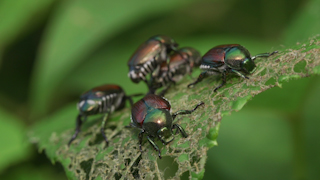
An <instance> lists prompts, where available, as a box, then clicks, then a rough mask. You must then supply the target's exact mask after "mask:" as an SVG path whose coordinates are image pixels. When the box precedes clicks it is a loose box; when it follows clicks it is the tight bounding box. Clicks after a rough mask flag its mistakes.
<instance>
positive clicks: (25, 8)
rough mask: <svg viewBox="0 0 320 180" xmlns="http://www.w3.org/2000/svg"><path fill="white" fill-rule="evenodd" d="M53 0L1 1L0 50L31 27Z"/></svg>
mask: <svg viewBox="0 0 320 180" xmlns="http://www.w3.org/2000/svg"><path fill="white" fill-rule="evenodd" d="M54 1H55V0H41V1H38V0H15V1H11V0H2V1H1V2H0V19H1V21H0V49H1V46H5V45H7V44H8V43H10V42H11V41H12V40H14V39H15V38H16V37H17V35H19V34H20V33H21V32H23V31H25V30H26V29H28V28H30V27H33V26H34V25H35V24H36V23H38V22H39V21H40V20H43V17H44V16H43V15H44V14H46V10H48V8H49V7H50V6H51V5H52V3H53V2H54Z"/></svg>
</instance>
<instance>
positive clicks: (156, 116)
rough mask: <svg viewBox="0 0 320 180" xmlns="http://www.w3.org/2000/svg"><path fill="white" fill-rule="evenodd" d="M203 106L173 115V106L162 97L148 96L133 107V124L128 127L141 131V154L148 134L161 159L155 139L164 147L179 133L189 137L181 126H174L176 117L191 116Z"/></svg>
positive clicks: (201, 103)
mask: <svg viewBox="0 0 320 180" xmlns="http://www.w3.org/2000/svg"><path fill="white" fill-rule="evenodd" d="M201 105H204V103H203V102H200V103H198V104H197V105H196V107H195V108H193V109H191V110H180V111H177V112H175V113H173V114H171V113H170V111H171V105H170V103H169V101H168V100H166V99H164V98H163V97H161V96H157V95H154V94H148V95H146V96H145V97H144V98H142V99H141V100H139V101H138V102H136V103H135V104H134V105H133V106H132V110H131V123H130V126H127V127H134V128H138V129H140V130H141V131H140V133H139V147H140V151H141V152H142V149H141V146H142V139H143V135H144V134H146V135H147V139H148V141H149V143H150V144H151V145H152V146H153V148H154V149H155V150H156V151H158V153H159V154H158V155H159V158H160V159H161V151H160V149H159V147H158V146H157V144H156V143H155V142H154V140H155V138H157V139H159V140H160V141H161V142H162V143H163V144H164V145H167V144H169V143H170V142H171V141H173V140H174V136H173V135H174V134H177V133H178V132H180V133H181V135H182V136H183V137H185V138H186V137H188V135H187V133H186V132H185V130H184V129H183V128H182V127H181V126H180V125H179V124H174V123H173V121H174V119H175V118H176V116H178V115H182V114H191V113H192V112H193V111H195V110H196V109H197V108H198V107H199V106H201ZM174 129H176V132H175V133H173V130H174Z"/></svg>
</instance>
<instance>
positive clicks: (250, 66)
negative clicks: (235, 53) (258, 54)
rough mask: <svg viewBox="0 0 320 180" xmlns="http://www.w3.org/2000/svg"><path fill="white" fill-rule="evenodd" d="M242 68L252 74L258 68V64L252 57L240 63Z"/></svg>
mask: <svg viewBox="0 0 320 180" xmlns="http://www.w3.org/2000/svg"><path fill="white" fill-rule="evenodd" d="M240 66H241V70H243V71H244V72H245V73H247V74H252V73H253V72H254V71H255V70H256V64H255V63H254V61H253V60H252V59H249V58H246V59H245V60H243V61H242V62H241V64H240Z"/></svg>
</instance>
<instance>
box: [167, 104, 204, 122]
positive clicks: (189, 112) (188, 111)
mask: <svg viewBox="0 0 320 180" xmlns="http://www.w3.org/2000/svg"><path fill="white" fill-rule="evenodd" d="M201 105H204V102H202V101H201V102H200V103H198V104H197V105H196V107H195V108H193V109H191V110H180V111H177V112H175V113H173V114H172V115H171V116H172V119H173V120H174V119H175V118H176V116H178V115H183V114H191V113H192V112H193V111H195V110H196V109H198V107H199V106H201Z"/></svg>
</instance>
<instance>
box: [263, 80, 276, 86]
mask: <svg viewBox="0 0 320 180" xmlns="http://www.w3.org/2000/svg"><path fill="white" fill-rule="evenodd" d="M275 83H276V79H275V78H270V79H269V80H268V81H267V82H266V83H265V85H266V86H269V85H274V84H275Z"/></svg>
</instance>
